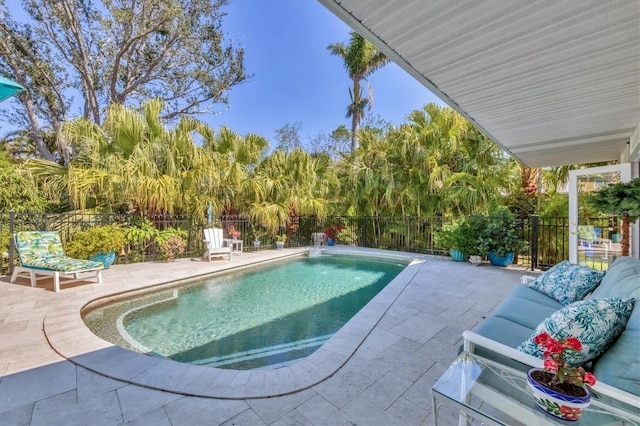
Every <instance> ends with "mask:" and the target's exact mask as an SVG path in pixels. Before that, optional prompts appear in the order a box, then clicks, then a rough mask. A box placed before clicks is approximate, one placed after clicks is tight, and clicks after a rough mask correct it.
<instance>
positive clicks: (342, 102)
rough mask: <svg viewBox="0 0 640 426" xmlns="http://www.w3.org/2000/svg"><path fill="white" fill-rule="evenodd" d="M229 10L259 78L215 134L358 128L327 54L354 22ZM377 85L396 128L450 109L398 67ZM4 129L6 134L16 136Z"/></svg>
mask: <svg viewBox="0 0 640 426" xmlns="http://www.w3.org/2000/svg"><path fill="white" fill-rule="evenodd" d="M224 10H225V11H226V13H227V16H226V17H225V18H224V21H223V26H222V29H223V31H224V32H225V33H227V37H228V38H229V40H233V42H234V44H239V45H241V46H242V47H243V48H244V49H245V68H246V71H247V73H249V74H253V77H252V78H251V79H250V80H248V81H246V82H244V83H242V84H240V85H237V86H234V87H233V88H232V89H231V91H230V93H229V100H230V106H229V109H226V110H219V111H218V112H217V113H216V114H208V115H204V116H200V117H199V118H200V119H202V120H203V121H205V122H206V123H207V124H209V125H210V126H211V127H212V128H214V129H217V128H218V127H219V126H228V127H229V128H231V130H233V131H235V132H236V133H239V134H241V135H246V134H247V133H257V134H259V135H261V136H264V137H266V138H267V139H269V141H270V142H271V143H272V147H273V145H274V143H273V141H274V136H275V130H276V129H278V128H281V127H282V126H284V125H285V124H292V125H293V124H295V123H300V125H301V129H300V136H301V138H302V141H303V143H304V142H306V141H308V138H307V137H313V136H315V135H317V134H318V133H320V132H323V133H325V134H329V133H330V132H331V131H333V130H334V129H336V128H337V127H338V126H339V125H341V124H344V125H345V126H347V128H348V129H350V128H351V124H350V120H349V119H347V118H345V113H346V108H347V104H348V102H349V92H348V89H349V88H350V87H351V86H352V83H351V80H350V79H349V78H348V76H347V73H346V70H345V69H344V65H343V62H342V59H341V58H339V57H337V56H333V55H331V54H329V52H328V51H327V46H329V45H330V44H334V43H337V42H342V43H345V44H346V43H348V42H349V37H350V36H349V31H350V28H349V27H348V26H347V25H346V24H344V23H343V22H342V21H341V20H340V19H338V18H337V17H336V16H335V15H333V14H332V13H331V12H329V11H328V10H327V9H326V8H325V7H324V6H323V5H321V4H320V3H319V2H318V1H316V0H231V1H230V4H229V5H228V6H226V7H225V9H224ZM19 13H23V12H22V11H21V9H20V12H19ZM369 82H370V83H371V85H372V86H373V91H374V102H373V110H372V111H371V113H370V114H372V115H376V114H377V115H379V116H380V117H381V118H383V119H385V120H387V121H390V122H392V123H393V124H395V125H398V124H401V123H403V122H404V121H405V117H406V115H407V114H408V113H409V112H411V111H412V110H414V109H419V108H422V106H423V105H425V104H426V103H429V102H437V103H439V104H441V105H445V104H444V103H443V102H442V101H440V100H439V99H438V98H437V97H436V96H435V95H433V94H432V93H431V92H430V91H429V90H427V89H426V88H425V87H423V86H422V85H420V84H419V83H418V82H417V81H415V80H414V79H413V78H412V77H411V76H409V74H407V73H406V72H405V71H403V70H402V69H401V68H400V67H398V66H397V65H395V64H394V63H390V64H389V65H387V66H385V67H384V68H382V69H380V70H378V71H376V72H375V73H374V74H373V75H372V76H371V77H370V78H369ZM9 104H10V102H6V103H5V104H4V105H2V106H3V107H9V106H10V105H9ZM74 112H76V111H74ZM0 123H2V125H0V134H6V133H7V132H8V131H10V130H13V127H12V126H11V125H9V126H7V124H8V123H6V122H2V121H0Z"/></svg>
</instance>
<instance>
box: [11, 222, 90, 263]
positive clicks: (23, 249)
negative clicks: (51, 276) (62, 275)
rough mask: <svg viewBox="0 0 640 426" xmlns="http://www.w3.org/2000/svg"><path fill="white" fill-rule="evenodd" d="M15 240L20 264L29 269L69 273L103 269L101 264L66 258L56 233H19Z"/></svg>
mask: <svg viewBox="0 0 640 426" xmlns="http://www.w3.org/2000/svg"><path fill="white" fill-rule="evenodd" d="M15 240H16V246H17V249H18V254H19V256H20V264H21V265H22V266H25V267H28V268H35V269H42V270H49V271H58V272H66V273H68V272H78V271H83V270H88V269H95V268H102V267H103V264H102V263H101V262H94V261H92V260H82V259H74V258H71V257H68V256H66V255H65V253H64V248H63V247H62V241H60V235H59V234H58V233H57V232H55V231H36V232H18V233H17V234H16V238H15Z"/></svg>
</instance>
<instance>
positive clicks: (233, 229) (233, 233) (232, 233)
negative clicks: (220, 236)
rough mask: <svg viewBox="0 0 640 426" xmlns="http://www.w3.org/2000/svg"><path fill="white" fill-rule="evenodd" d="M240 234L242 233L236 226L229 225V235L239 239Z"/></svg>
mask: <svg viewBox="0 0 640 426" xmlns="http://www.w3.org/2000/svg"><path fill="white" fill-rule="evenodd" d="M240 235H241V233H240V231H238V230H237V229H236V227H235V226H233V225H231V226H230V227H229V237H230V238H233V239H234V240H237V239H238V238H240Z"/></svg>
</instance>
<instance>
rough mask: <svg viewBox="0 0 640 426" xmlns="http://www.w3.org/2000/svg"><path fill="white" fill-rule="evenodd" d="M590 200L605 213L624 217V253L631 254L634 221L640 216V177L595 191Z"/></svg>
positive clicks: (624, 254) (625, 254)
mask: <svg viewBox="0 0 640 426" xmlns="http://www.w3.org/2000/svg"><path fill="white" fill-rule="evenodd" d="M589 202H590V203H591V204H592V205H593V206H594V207H595V208H597V209H599V210H601V211H602V212H604V213H607V214H610V215H614V216H620V217H622V255H623V256H628V255H629V244H630V240H631V238H630V236H631V235H630V233H629V232H630V230H629V225H630V223H631V222H632V221H634V220H636V219H638V218H639V217H640V178H636V179H633V180H632V181H630V182H626V183H622V182H619V183H614V184H612V185H609V186H606V187H604V188H602V189H600V190H598V191H596V192H594V193H593V194H592V195H591V197H590V198H589Z"/></svg>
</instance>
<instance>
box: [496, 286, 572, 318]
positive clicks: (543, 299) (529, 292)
mask: <svg viewBox="0 0 640 426" xmlns="http://www.w3.org/2000/svg"><path fill="white" fill-rule="evenodd" d="M512 297H519V298H521V299H526V300H530V301H532V302H535V303H539V304H541V305H545V306H548V307H550V308H553V309H555V310H556V311H557V310H558V309H562V308H563V305H561V304H560V302H558V301H557V300H556V299H554V298H552V297H549V296H547V295H546V294H542V293H540V292H539V291H538V290H535V289H533V288H531V287H529V286H526V285H517V286H515V287H514V288H513V290H511V293H510V294H509V297H508V298H507V299H510V298H512ZM547 316H548V315H545V316H544V317H543V318H541V319H540V321H542V320H543V319H544V318H546V317H547ZM540 321H538V322H537V323H536V326H537V325H538V324H540ZM531 328H535V326H534V327H531Z"/></svg>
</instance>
